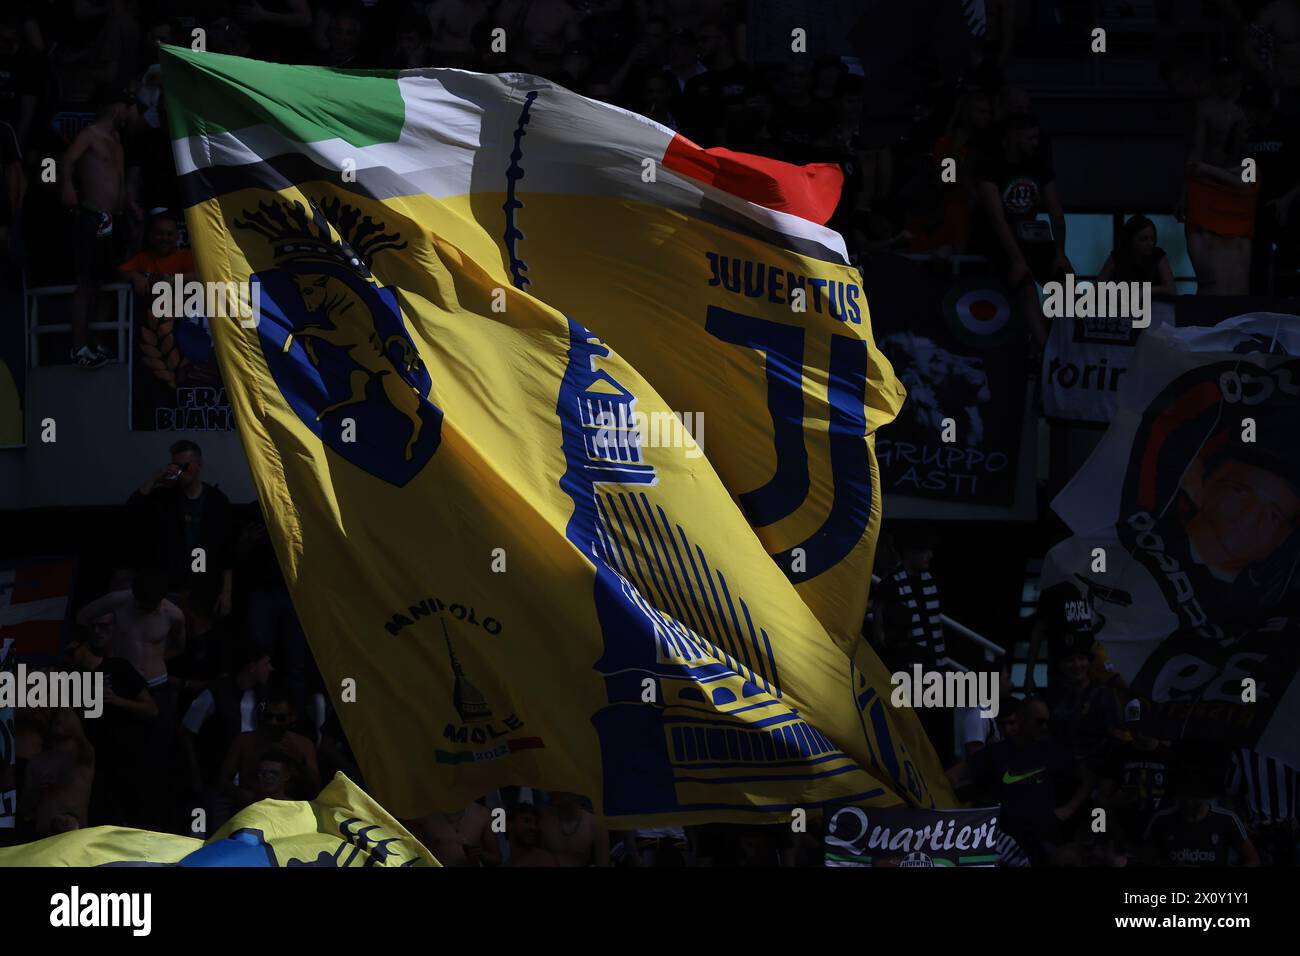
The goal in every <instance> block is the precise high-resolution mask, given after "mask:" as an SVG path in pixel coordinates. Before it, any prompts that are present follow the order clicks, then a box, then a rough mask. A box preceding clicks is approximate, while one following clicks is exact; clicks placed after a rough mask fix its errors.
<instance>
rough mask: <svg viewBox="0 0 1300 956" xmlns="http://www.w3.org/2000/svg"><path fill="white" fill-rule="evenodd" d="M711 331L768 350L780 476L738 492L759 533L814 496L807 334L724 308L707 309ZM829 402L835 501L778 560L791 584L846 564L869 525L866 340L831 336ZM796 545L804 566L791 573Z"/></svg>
mask: <svg viewBox="0 0 1300 956" xmlns="http://www.w3.org/2000/svg"><path fill="white" fill-rule="evenodd" d="M704 327H705V329H706V330H707V331H708V332H709V333H710V334H711V335H713V336H715V337H716V338H718V339H721V340H722V341H723V342H729V343H731V344H733V345H739V346H743V347H745V348H750V349H754V350H755V351H758V352H762V353H763V354H764V357H765V365H766V375H767V409H768V412H769V413H770V414H771V416H772V436H773V441H774V443H775V446H776V472H775V473H774V474H773V475H772V478H771V479H770V480H769V481H768V482H767V483H766V484H764V485H763V486H761V487H759V488H755V489H753V490H752V491H747V492H744V493H743V494H741V495H740V504H741V507H742V508H744V510H745V516H746V517H747V518H748V519H749V523H750V524H751V525H752V526H753V527H755V528H763V527H766V526H768V525H772V524H775V523H776V522H778V521H781V520H782V519H784V518H787V517H789V516H790V515H792V514H794V512H795V511H797V510H798V509H799V507H800V506H801V505H802V504H803V503H804V501H805V500H807V498H808V491H809V488H810V486H811V476H810V474H809V471H808V449H807V446H806V445H805V443H804V434H803V433H804V390H803V370H804V339H805V337H806V334H807V330H806V329H803V328H800V327H799V326H794V325H783V324H782V323H780V322H772V321H769V320H767V319H759V318H756V317H754V316H751V315H742V314H741V313H739V312H732V311H731V310H729V309H723V308H720V307H719V306H709V311H708V317H707V319H706V321H705V325H704ZM829 373H830V374H829V385H828V390H827V391H828V400H829V406H830V407H829V418H830V449H831V473H832V475H833V482H834V498H833V501H832V504H831V509H830V513H829V514H828V515H827V516H826V521H825V522H824V523H823V524H822V526H821V527H820V528H818V529H817V530H816V531H815V532H813V533H812V534H811V535H809V536H808V538H806V539H805V540H803V541H801V542H799V544H797V545H795V546H794V547H792V548H790V549H788V550H786V551H779V552H776V553H775V554H773V555H772V557H773V558H774V559H775V560H776V562H777V564H778V565H779V566H780V567H781V568H782V569H783V570H784V571H785V573H786V576H787V577H789V578H790V579H791V580H792V581H794V582H796V583H798V582H799V581H806V580H808V579H809V578H814V577H816V576H817V575H819V574H821V573H822V572H823V571H826V570H828V569H829V568H831V567H833V566H834V565H835V564H836V563H838V562H839V561H841V560H842V559H843V558H844V557H845V556H846V555H848V553H849V552H850V551H852V550H853V547H854V546H855V545H856V544H857V543H858V541H859V540H860V539H861V538H862V534H863V532H864V531H865V530H866V527H867V523H868V522H869V521H870V520H871V462H870V459H869V457H868V454H867V442H866V438H867V416H866V408H865V401H866V390H867V343H866V341H865V340H863V339H859V338H856V337H853V336H847V335H835V336H832V338H831V348H830V370H829ZM795 548H802V549H803V553H804V555H805V557H806V566H805V567H804V570H803V571H802V572H796V571H792V570H791V568H792V566H793V564H794V562H793V561H791V556H792V552H793V551H794V549H795Z"/></svg>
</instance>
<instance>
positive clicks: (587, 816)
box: [540, 791, 609, 866]
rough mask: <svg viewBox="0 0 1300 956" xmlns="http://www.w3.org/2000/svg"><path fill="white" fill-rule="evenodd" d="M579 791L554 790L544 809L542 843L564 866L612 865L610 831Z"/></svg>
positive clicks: (541, 824) (541, 822)
mask: <svg viewBox="0 0 1300 956" xmlns="http://www.w3.org/2000/svg"><path fill="white" fill-rule="evenodd" d="M581 800H582V797H580V796H579V795H578V794H576V793H564V792H562V791H554V792H552V793H551V805H550V806H549V807H547V808H546V809H545V810H543V811H542V814H541V821H540V826H541V831H542V846H544V847H545V848H546V849H548V850H550V851H551V852H552V853H554V854H555V856H556V858H557V859H558V860H559V861H560V865H561V866H609V833H608V832H606V831H605V830H604V829H603V828H601V827H600V826H599V825H598V824H597V823H596V818H595V816H594V815H593V814H591V813H589V812H588V811H587V810H586V809H585V808H584V807H583V806H582V804H581V802H580V801H581Z"/></svg>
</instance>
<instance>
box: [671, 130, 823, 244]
mask: <svg viewBox="0 0 1300 956" xmlns="http://www.w3.org/2000/svg"><path fill="white" fill-rule="evenodd" d="M663 164H664V166H665V167H666V168H668V169H671V170H672V171H673V172H675V173H681V174H682V175H683V176H689V177H690V178H691V179H694V180H697V181H699V182H702V183H707V184H709V185H710V186H716V187H717V188H718V189H723V190H726V191H727V192H729V193H732V194H733V195H736V196H739V197H740V198H742V199H747V200H749V201H750V202H752V203H755V204H757V205H759V206H766V207H767V208H769V209H776V210H778V211H780V212H786V213H790V214H791V215H793V216H799V217H800V218H801V219H807V220H809V221H810V222H815V223H817V224H818V225H825V223H826V220H827V219H830V217H831V214H832V213H833V212H835V207H836V206H837V205H838V204H839V201H840V191H841V190H842V189H843V188H844V173H843V171H842V170H841V169H840V167H839V166H837V165H835V164H834V163H809V164H808V165H807V166H795V165H794V164H793V163H783V162H781V161H780V160H776V159H768V158H766V157H764V156H754V155H752V154H750V153H737V152H734V151H732V150H730V149H723V148H721V147H714V148H712V149H703V148H702V147H699V146H696V145H695V144H694V143H692V142H691V141H690V140H689V139H687V138H686V137H685V136H681V135H677V136H674V137H673V139H672V142H671V143H669V144H668V150H667V151H666V152H665V153H664V159H663Z"/></svg>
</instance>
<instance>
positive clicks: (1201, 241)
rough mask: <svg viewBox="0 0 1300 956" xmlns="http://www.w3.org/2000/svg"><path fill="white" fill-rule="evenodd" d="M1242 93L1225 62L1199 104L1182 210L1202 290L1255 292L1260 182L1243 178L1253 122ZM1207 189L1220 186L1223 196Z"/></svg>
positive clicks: (1207, 292)
mask: <svg viewBox="0 0 1300 956" xmlns="http://www.w3.org/2000/svg"><path fill="white" fill-rule="evenodd" d="M1240 95H1241V76H1240V74H1238V73H1237V72H1236V71H1235V70H1234V69H1233V67H1232V66H1231V65H1230V64H1228V63H1226V62H1224V63H1220V64H1219V65H1218V66H1217V67H1216V68H1215V72H1214V76H1213V77H1212V78H1211V80H1210V86H1209V89H1208V90H1207V93H1206V95H1205V96H1204V97H1203V98H1202V99H1201V101H1200V102H1199V103H1197V105H1196V120H1195V122H1196V129H1195V131H1194V133H1193V137H1192V150H1191V153H1190V155H1189V156H1188V157H1187V174H1188V177H1189V180H1191V182H1189V183H1188V186H1187V190H1188V192H1187V194H1186V196H1185V199H1184V201H1183V212H1184V215H1185V220H1186V232H1187V254H1188V256H1189V257H1190V258H1191V260H1192V266H1193V268H1194V269H1195V270H1196V282H1197V290H1196V291H1197V294H1198V295H1247V294H1248V293H1249V292H1250V248H1251V233H1252V231H1253V219H1254V213H1253V202H1254V198H1253V196H1252V193H1253V192H1254V190H1255V186H1254V185H1252V184H1247V183H1244V182H1243V181H1242V178H1241V175H1242V166H1241V161H1242V159H1243V158H1244V156H1245V139H1246V132H1247V127H1248V125H1249V124H1248V121H1247V117H1246V113H1245V111H1244V110H1243V109H1242V108H1241V107H1240V106H1238V105H1237V98H1238V97H1239V96H1240ZM1198 183H1199V185H1198ZM1207 188H1208V189H1210V190H1217V191H1218V198H1217V199H1216V198H1214V197H1215V193H1213V192H1209V193H1207V192H1206V190H1207ZM1194 191H1195V192H1194ZM1225 212H1226V213H1227V214H1225Z"/></svg>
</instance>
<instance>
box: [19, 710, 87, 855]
mask: <svg viewBox="0 0 1300 956" xmlns="http://www.w3.org/2000/svg"><path fill="white" fill-rule="evenodd" d="M46 741H47V745H46V747H45V748H44V749H43V750H42V751H41V752H40V753H38V754H35V755H34V756H32V757H31V758H30V759H29V761H28V763H27V786H26V787H25V788H24V790H23V806H22V807H21V808H20V813H21V815H22V816H23V817H24V818H27V819H30V820H32V821H33V824H34V826H35V829H36V832H37V833H38V834H41V835H45V834H49V833H63V832H65V831H67V830H78V829H81V828H82V827H84V826H85V825H86V816H87V813H88V812H89V810H90V792H91V788H92V786H93V784H94V782H95V748H94V747H92V746H91V744H90V741H88V740H87V739H86V734H85V732H84V730H83V729H82V726H81V718H80V717H78V716H77V713H76V711H74V710H72V709H71V708H63V709H60V710H58V711H56V712H55V713H54V715H53V716H52V717H51V718H50V726H49V731H48V734H47V737H46Z"/></svg>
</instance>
